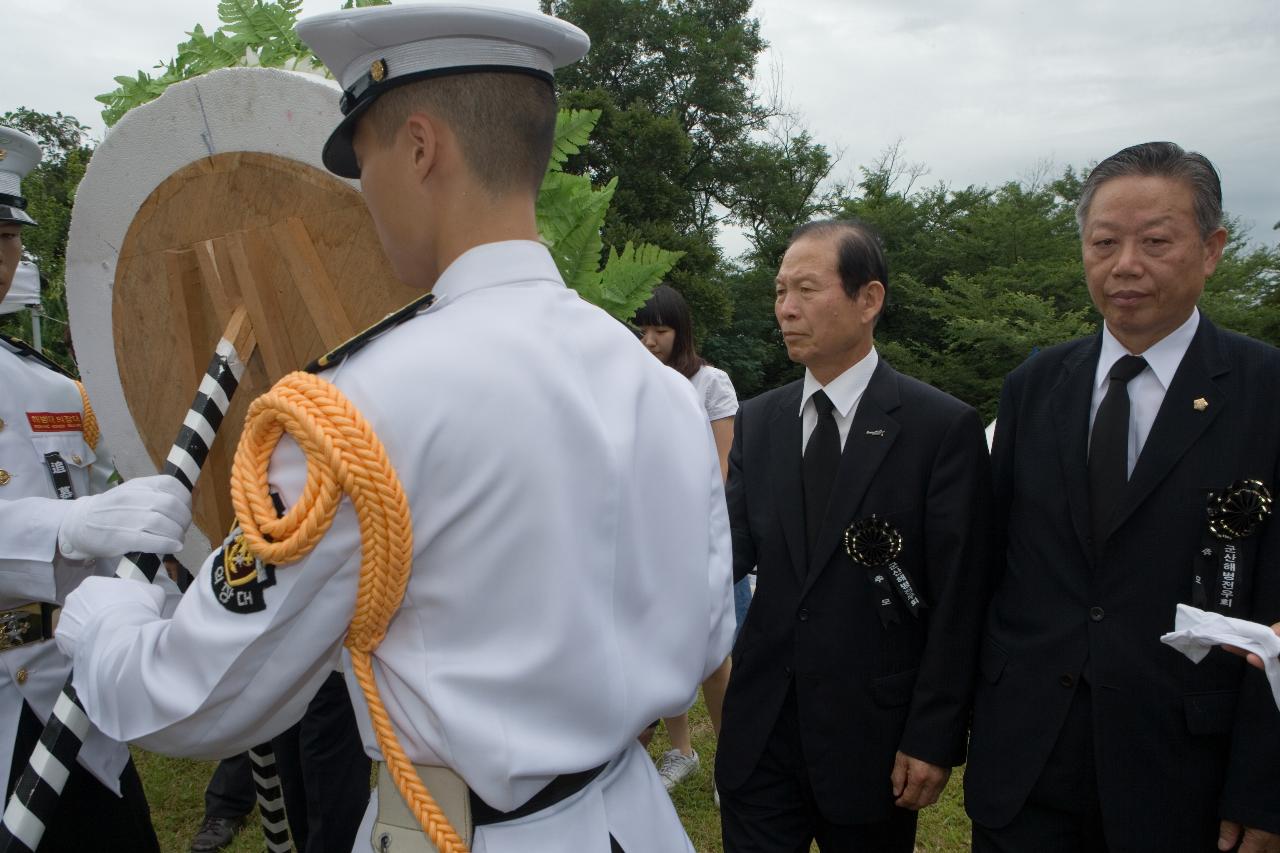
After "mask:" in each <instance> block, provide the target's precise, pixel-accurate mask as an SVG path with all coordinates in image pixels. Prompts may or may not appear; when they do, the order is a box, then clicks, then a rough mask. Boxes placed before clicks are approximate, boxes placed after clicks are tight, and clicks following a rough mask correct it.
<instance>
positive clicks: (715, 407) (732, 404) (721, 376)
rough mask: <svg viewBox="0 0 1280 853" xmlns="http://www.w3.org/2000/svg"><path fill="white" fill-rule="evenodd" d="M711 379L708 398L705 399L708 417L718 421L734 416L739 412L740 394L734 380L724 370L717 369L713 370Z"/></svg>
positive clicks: (708, 384)
mask: <svg viewBox="0 0 1280 853" xmlns="http://www.w3.org/2000/svg"><path fill="white" fill-rule="evenodd" d="M710 379H711V381H710V382H708V383H707V395H706V399H705V400H704V401H703V404H704V407H705V408H706V410H707V419H708V420H712V421H718V420H721V419H722V418H731V417H733V416H734V415H736V414H737V413H738V394H737V392H736V391H734V389H733V380H731V379H730V378H729V374H727V373H725V372H724V371H723V370H715V369H713V370H712V372H711V377H710Z"/></svg>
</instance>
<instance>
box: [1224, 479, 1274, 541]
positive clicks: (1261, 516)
mask: <svg viewBox="0 0 1280 853" xmlns="http://www.w3.org/2000/svg"><path fill="white" fill-rule="evenodd" d="M1269 515H1271V490H1270V489H1268V488H1267V487H1266V485H1265V484H1264V483H1262V482H1261V481H1259V480H1239V481H1238V482H1235V483H1232V484H1231V485H1230V486H1227V488H1225V489H1223V490H1222V491H1220V492H1214V493H1213V494H1211V495H1210V496H1209V532H1210V533H1212V534H1213V535H1214V536H1216V537H1217V538H1218V539H1221V540H1223V541H1227V542H1232V541H1235V540H1237V539H1244V538H1246V537H1249V536H1252V535H1253V534H1254V532H1256V531H1257V529H1258V527H1259V526H1260V525H1261V524H1262V522H1263V521H1265V520H1266V519H1267V516H1269Z"/></svg>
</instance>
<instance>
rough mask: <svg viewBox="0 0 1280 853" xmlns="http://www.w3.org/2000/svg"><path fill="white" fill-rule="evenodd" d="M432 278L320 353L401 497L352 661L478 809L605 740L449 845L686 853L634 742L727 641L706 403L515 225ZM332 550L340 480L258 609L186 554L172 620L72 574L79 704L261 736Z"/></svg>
mask: <svg viewBox="0 0 1280 853" xmlns="http://www.w3.org/2000/svg"><path fill="white" fill-rule="evenodd" d="M435 292H436V294H437V296H438V299H437V301H436V303H435V304H434V305H433V306H432V307H431V308H430V309H429V310H427V311H425V312H423V313H422V314H420V315H418V316H417V317H415V318H413V319H411V320H408V321H407V322H405V323H403V324H402V325H400V326H397V327H395V328H394V329H391V330H390V331H387V332H386V333H384V334H383V335H382V336H381V337H379V338H378V339H377V340H374V341H373V342H371V343H369V344H368V345H367V346H366V347H365V348H364V349H362V350H360V351H359V352H357V353H355V354H354V355H352V356H351V357H350V358H349V359H348V360H347V361H345V362H343V363H342V364H340V365H338V366H337V367H336V368H335V369H333V370H331V371H329V372H328V373H326V374H325V375H326V378H328V379H329V380H330V381H332V382H333V383H335V384H336V385H337V386H338V388H339V389H341V391H342V392H343V394H345V395H346V396H347V397H348V399H350V401H351V402H352V404H353V405H354V406H355V407H356V408H357V409H358V410H359V411H360V412H361V413H362V414H363V415H364V417H365V418H366V419H367V420H368V422H369V423H370V425H371V426H372V427H373V428H374V430H375V431H376V432H377V434H378V437H379V438H380V439H381V441H382V443H383V445H384V447H385V449H386V453H387V456H388V458H389V459H390V460H391V462H392V464H393V465H394V466H395V468H396V470H397V471H398V472H399V473H400V477H401V481H402V483H403V486H404V489H405V493H406V495H407V497H408V499H409V504H410V508H411V511H412V515H413V549H414V554H413V574H412V577H411V578H410V580H409V584H408V589H407V591H406V593H405V596H404V601H403V603H402V604H401V606H400V609H399V611H398V612H397V614H396V616H395V618H394V619H393V620H392V621H391V625H390V627H389V629H388V631H387V635H386V639H385V640H384V641H383V643H382V645H381V646H380V647H379V648H378V649H377V651H376V652H375V653H374V662H373V669H374V672H375V673H376V675H377V681H378V684H379V687H380V689H381V694H382V700H383V702H384V703H385V705H386V709H387V712H388V714H389V715H390V717H391V720H392V722H393V724H394V726H395V729H396V731H397V733H398V734H399V737H400V741H401V743H402V744H403V745H404V748H405V751H406V753H407V754H408V756H409V758H410V759H411V760H412V761H413V762H415V763H418V764H434V765H444V766H447V767H451V768H453V769H454V770H455V771H457V772H458V773H459V775H461V776H462V777H463V779H465V780H466V781H467V783H468V784H469V785H470V786H471V788H472V789H473V790H474V791H475V792H476V793H477V794H479V795H480V797H481V798H482V799H484V800H485V802H487V803H489V804H490V805H491V806H493V807H494V808H497V809H502V810H510V809H512V808H515V807H516V806H518V805H520V804H522V803H523V802H525V801H526V800H527V799H528V798H529V797H530V796H532V795H533V794H534V793H535V792H537V791H538V790H539V789H540V788H542V787H543V786H544V785H545V784H546V783H547V782H548V781H549V780H550V779H551V778H553V777H554V776H556V775H558V774H562V773H568V772H575V771H579V770H582V769H585V768H589V767H595V766H597V765H600V764H603V763H605V762H607V761H610V759H614V758H615V757H617V756H619V755H622V756H623V757H622V758H621V759H619V760H617V761H615V762H614V763H613V764H612V765H611V766H610V768H609V769H608V770H606V771H604V772H603V773H602V774H601V775H600V776H599V777H597V779H596V781H594V782H592V783H591V784H590V785H588V786H587V788H585V789H584V790H583V791H582V792H580V793H578V794H576V795H575V796H574V797H571V798H569V799H567V800H565V801H564V802H562V803H560V804H558V805H557V806H555V807H553V808H551V809H547V810H546V811H545V812H539V813H537V814H535V815H530V816H529V817H527V818H523V819H520V820H515V821H511V822H508V823H500V824H493V825H491V826H485V827H481V828H479V829H477V830H476V837H475V842H474V844H473V846H472V848H471V849H472V850H473V851H476V853H557V851H562V850H574V851H583V853H603V851H606V850H607V849H608V846H609V842H608V837H609V835H610V834H612V835H613V836H614V837H615V838H617V839H618V842H619V843H620V844H621V845H622V847H623V848H624V849H625V850H627V851H628V853H671V851H685V850H687V851H689V853H692V850H693V848H692V847H691V846H690V844H689V841H688V838H687V836H686V835H685V833H684V830H683V829H682V828H681V826H680V822H679V819H678V817H677V816H676V813H675V810H674V808H673V807H672V805H671V799H670V797H669V796H667V794H666V792H665V791H664V789H663V787H662V784H661V781H660V780H659V778H658V776H657V773H656V771H655V769H654V766H653V762H652V761H649V760H647V758H646V756H645V754H644V750H643V748H641V747H640V746H639V745H638V743H637V742H636V735H637V734H638V733H639V732H640V731H641V730H643V729H644V728H645V726H646V725H647V724H648V723H649V722H650V721H652V720H655V719H657V718H659V717H670V716H674V715H676V714H679V713H681V712H683V711H685V710H686V709H688V707H689V706H690V705H691V704H692V702H693V700H694V697H695V696H696V694H697V689H698V685H699V684H700V683H701V682H702V681H703V680H704V679H705V678H706V677H707V676H708V675H709V674H710V673H711V672H712V671H714V670H715V668H716V667H718V666H719V665H720V664H721V663H722V662H723V661H724V659H725V656H726V655H727V654H728V652H729V646H730V643H731V642H732V638H733V629H734V615H733V605H732V602H733V595H732V592H731V588H730V582H731V554H730V550H731V549H730V537H729V524H728V514H727V511H726V509H725V499H724V487H723V484H722V482H721V478H720V465H719V460H718V458H717V455H716V452H715V447H714V443H713V440H712V436H711V428H710V426H709V424H708V423H707V416H706V414H705V413H704V412H703V409H702V407H701V406H700V405H699V404H698V401H697V399H696V398H695V394H694V389H693V386H692V385H691V384H690V383H689V381H688V380H687V379H685V378H684V377H683V376H681V375H680V374H679V373H677V372H676V371H674V370H671V369H670V368H668V367H665V366H664V365H662V364H661V363H660V362H659V361H658V360H657V359H655V358H654V357H653V356H652V355H650V354H649V352H648V351H646V350H645V349H644V347H643V346H641V345H640V343H639V342H638V341H637V340H636V339H635V337H634V336H633V335H632V334H631V333H630V332H629V331H627V329H626V327H625V326H623V325H622V324H621V323H618V322H617V321H616V320H614V319H613V318H611V317H609V315H608V314H606V313H605V312H603V311H602V310H600V309H599V308H596V307H595V306H593V305H590V304H588V303H587V302H585V301H583V300H582V299H581V298H580V297H579V296H578V295H577V294H576V293H575V292H574V291H572V290H570V289H568V288H566V287H565V285H564V283H563V282H562V280H561V278H560V275H559V274H558V272H557V271H556V266H555V263H554V261H553V260H552V258H551V255H550V254H549V253H548V252H547V250H546V249H545V248H544V247H543V246H541V245H540V244H538V243H533V242H523V241H514V242H506V243H493V244H488V245H484V246H479V247H477V248H474V249H472V250H470V251H469V252H467V253H465V254H464V255H462V256H461V257H460V258H458V259H457V260H456V261H454V263H453V264H452V265H450V266H449V268H448V269H447V270H445V272H444V274H443V275H442V276H441V277H440V280H439V281H438V282H437V285H436V288H435ZM305 478H306V465H305V461H304V459H303V457H302V454H301V452H300V451H299V449H298V447H297V445H296V444H294V443H293V442H292V441H290V440H286V441H283V442H282V443H281V444H280V446H279V448H278V449H277V450H276V452H275V454H274V456H273V458H272V463H271V476H270V479H271V482H272V484H273V485H274V486H275V487H276V488H277V489H278V491H279V492H280V494H281V495H282V497H283V498H284V499H285V501H286V503H290V504H292V503H294V502H296V501H297V499H298V496H299V494H300V493H301V490H302V487H303V483H304V481H305ZM359 568H360V547H359V529H358V524H357V521H356V518H355V514H354V512H353V510H352V508H351V505H350V503H349V502H347V501H346V500H344V501H343V502H342V505H341V506H340V508H339V510H338V512H337V516H336V518H335V519H334V523H333V526H332V528H331V529H330V530H329V532H328V533H327V534H326V535H325V536H324V538H323V540H321V542H320V543H319V544H318V545H317V546H316V548H315V550H314V551H312V552H311V553H310V554H309V555H307V556H306V557H304V558H303V559H302V560H300V561H298V562H297V563H295V564H292V565H286V566H280V567H277V568H276V569H275V571H274V580H275V583H274V585H273V586H270V587H268V588H267V589H265V590H264V591H263V598H264V600H265V608H264V609H263V610H261V611H258V612H250V613H236V612H232V611H230V610H228V609H226V608H225V607H224V606H223V605H222V604H219V602H218V599H217V597H216V595H215V594H214V592H213V589H212V586H211V572H212V569H213V567H212V560H210V561H206V563H205V565H204V567H203V568H202V569H201V571H200V574H199V575H198V576H197V577H196V579H195V580H194V581H193V582H192V584H191V587H190V589H189V590H188V591H187V594H186V595H185V596H184V597H183V599H182V603H181V604H180V605H179V606H178V609H177V611H176V613H175V614H174V616H173V618H172V619H164V618H162V616H161V611H160V607H159V604H158V603H157V601H156V600H155V597H154V594H153V593H152V594H149V591H148V590H147V588H146V587H144V586H143V585H142V584H126V583H121V582H118V581H111V582H108V583H103V584H102V585H101V586H100V587H98V588H96V589H94V588H92V586H91V587H89V588H82V593H81V595H80V596H78V597H73V603H72V604H69V605H68V608H67V611H66V614H64V616H65V618H64V620H63V624H64V626H67V627H66V629H65V631H64V627H61V626H60V627H59V636H60V637H61V638H63V639H62V640H60V642H62V641H64V640H65V641H66V642H68V643H70V647H72V648H74V649H75V660H76V689H77V691H79V693H80V696H81V698H82V699H83V700H84V703H85V706H86V708H87V710H88V713H89V717H90V718H91V719H92V720H94V721H95V722H96V723H98V724H100V725H101V726H102V727H103V730H104V731H107V732H109V733H111V734H112V735H114V736H116V737H118V738H121V739H123V740H128V741H136V742H138V743H139V744H140V745H142V746H144V747H146V748H148V749H152V750H155V751H158V752H163V753H167V754H174V755H196V756H206V757H217V756H222V755H229V754H233V753H235V752H237V751H240V750H243V749H245V748H246V747H248V746H250V745H252V744H254V743H260V742H262V741H263V740H265V739H267V738H269V737H272V736H273V735H275V734H277V733H279V732H281V731H283V730H284V729H285V728H287V727H288V726H290V725H292V724H293V723H294V722H296V721H297V720H298V719H299V718H300V717H301V716H302V713H303V712H304V711H305V709H306V705H307V702H308V701H309V700H310V698H311V696H312V695H313V694H314V693H315V690H316V688H317V687H319V685H320V683H321V682H322V681H323V680H324V679H325V678H326V677H327V676H328V674H329V672H330V670H331V669H332V668H333V667H334V665H335V664H336V663H337V662H338V658H339V653H340V651H341V643H342V640H343V637H344V635H345V633H346V630H347V625H348V623H349V621H350V619H351V614H352V607H353V605H354V602H355V598H356V584H357V579H358V576H359ZM107 587H109V588H110V589H107ZM91 594H92V595H91ZM112 599H116V600H112ZM76 602H79V603H78V604H77V603H76ZM671 602H679V606H678V607H673V606H671ZM659 605H661V606H659ZM68 623H70V624H68ZM343 658H344V662H345V659H346V655H345V654H343ZM347 669H348V678H347V681H348V687H349V689H350V691H351V695H352V700H353V703H354V705H355V709H356V716H357V722H358V723H359V725H360V730H361V735H362V738H363V740H364V744H365V750H366V751H367V752H368V753H369V754H370V755H371V756H373V757H375V758H377V757H379V755H378V748H377V742H376V739H375V738H374V735H373V730H372V726H371V725H370V722H369V712H368V707H367V705H366V703H365V699H364V696H363V694H362V693H361V691H360V689H359V687H358V686H357V685H356V683H355V679H354V677H352V676H351V675H350V670H349V667H348V668H347ZM366 820H368V818H366ZM357 847H358V848H360V849H364V850H367V849H369V836H368V834H367V832H362V834H361V835H360V836H359V837H358V838H357Z"/></svg>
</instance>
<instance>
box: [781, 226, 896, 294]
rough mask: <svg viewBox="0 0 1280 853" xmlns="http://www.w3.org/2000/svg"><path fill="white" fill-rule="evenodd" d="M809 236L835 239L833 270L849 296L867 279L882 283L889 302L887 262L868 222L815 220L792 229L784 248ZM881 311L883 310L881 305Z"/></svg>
mask: <svg viewBox="0 0 1280 853" xmlns="http://www.w3.org/2000/svg"><path fill="white" fill-rule="evenodd" d="M811 237H817V238H820V239H827V238H834V239H835V241H836V272H838V273H839V274H840V283H841V284H842V285H843V286H844V292H845V294H846V295H847V296H848V297H849V298H850V299H852V298H854V297H855V296H857V295H858V292H859V291H860V290H862V288H863V287H865V286H866V285H867V284H868V283H869V282H873V281H878V282H880V284H882V285H883V286H884V295H885V304H887V303H888V301H889V261H888V260H887V259H886V258H885V255H884V246H882V245H881V244H880V235H879V234H877V233H876V232H875V230H874V229H873V228H872V227H871V226H870V225H868V224H867V223H865V222H862V221H860V220H857V219H816V220H814V221H813V222H806V223H805V224H804V225H801V226H800V227H799V228H797V229H796V230H794V231H792V232H791V238H790V239H789V240H788V241H787V248H791V246H792V245H794V244H795V243H796V241H798V240H802V239H805V238H811ZM880 310H881V313H883V312H884V308H883V307H882V308H881V309H880ZM877 319H878V318H877Z"/></svg>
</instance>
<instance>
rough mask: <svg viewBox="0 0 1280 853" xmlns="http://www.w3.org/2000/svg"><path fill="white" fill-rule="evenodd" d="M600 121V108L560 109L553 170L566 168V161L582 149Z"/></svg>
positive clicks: (557, 170) (552, 164)
mask: <svg viewBox="0 0 1280 853" xmlns="http://www.w3.org/2000/svg"><path fill="white" fill-rule="evenodd" d="M598 121H600V110H560V112H559V113H558V114H557V115H556V139H555V144H554V145H553V146H552V148H551V163H550V165H549V166H548V167H547V168H548V169H549V170H550V171H552V172H559V171H561V170H562V169H563V168H564V162H565V161H566V160H568V159H569V158H570V157H572V156H573V155H574V154H577V153H578V152H579V151H581V150H582V146H584V145H586V144H587V140H588V139H589V138H590V137H591V131H593V130H595V127H596V122H598Z"/></svg>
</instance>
